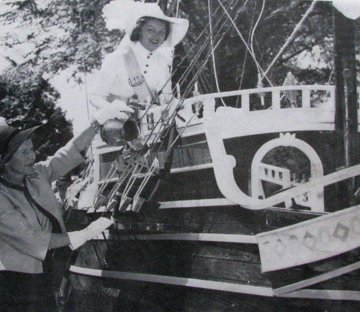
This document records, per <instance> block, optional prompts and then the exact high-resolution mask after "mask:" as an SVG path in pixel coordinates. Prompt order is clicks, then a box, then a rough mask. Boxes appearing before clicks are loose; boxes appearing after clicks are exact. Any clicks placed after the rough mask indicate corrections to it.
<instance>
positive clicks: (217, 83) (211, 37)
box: [208, 0, 227, 106]
mask: <svg viewBox="0 0 360 312" xmlns="http://www.w3.org/2000/svg"><path fill="white" fill-rule="evenodd" d="M208 12H209V32H210V49H211V58H212V63H213V67H214V77H215V84H216V90H217V92H220V87H219V81H218V76H217V70H216V61H215V51H214V49H213V48H212V47H213V45H214V42H213V29H212V22H211V20H212V19H211V0H208ZM221 103H222V104H223V106H227V105H226V104H225V102H224V100H223V98H221Z"/></svg>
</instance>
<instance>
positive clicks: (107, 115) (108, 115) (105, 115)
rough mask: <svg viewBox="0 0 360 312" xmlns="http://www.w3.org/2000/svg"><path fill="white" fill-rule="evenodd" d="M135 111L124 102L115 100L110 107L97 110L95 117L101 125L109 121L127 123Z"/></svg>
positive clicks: (106, 106) (105, 106)
mask: <svg viewBox="0 0 360 312" xmlns="http://www.w3.org/2000/svg"><path fill="white" fill-rule="evenodd" d="M133 112H134V110H133V109H132V108H131V107H129V106H127V105H126V104H125V103H124V102H123V101H120V100H114V101H113V102H112V103H111V104H109V105H104V106H103V107H102V108H100V109H99V110H97V111H96V112H95V113H94V114H93V116H94V118H95V119H96V120H97V122H98V123H99V124H100V125H104V123H105V122H106V121H108V120H109V119H115V118H116V119H119V120H123V121H126V120H127V119H128V118H129V117H130V116H131V113H133Z"/></svg>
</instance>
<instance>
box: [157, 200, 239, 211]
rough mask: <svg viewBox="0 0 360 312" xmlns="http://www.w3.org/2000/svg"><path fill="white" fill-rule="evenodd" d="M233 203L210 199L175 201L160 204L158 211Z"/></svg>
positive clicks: (232, 203)
mask: <svg viewBox="0 0 360 312" xmlns="http://www.w3.org/2000/svg"><path fill="white" fill-rule="evenodd" d="M233 205H236V204H235V203H234V202H232V201H230V200H228V199H227V198H210V199H194V200H177V201H169V202H160V209H169V208H193V207H197V208H198V207H214V206H233Z"/></svg>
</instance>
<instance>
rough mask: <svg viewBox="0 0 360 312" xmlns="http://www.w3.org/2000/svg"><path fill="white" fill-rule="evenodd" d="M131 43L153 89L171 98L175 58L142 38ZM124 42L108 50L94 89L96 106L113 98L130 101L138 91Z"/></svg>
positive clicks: (129, 42)
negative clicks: (132, 82) (146, 45)
mask: <svg viewBox="0 0 360 312" xmlns="http://www.w3.org/2000/svg"><path fill="white" fill-rule="evenodd" d="M127 44H128V45H129V46H130V47H132V49H133V51H134V53H135V55H136V58H137V62H138V64H139V68H140V70H141V74H142V75H143V76H144V78H145V80H146V82H147V84H148V86H149V88H150V90H151V91H152V92H153V93H154V94H157V92H160V91H161V94H162V95H163V96H164V97H165V98H166V99H167V100H169V99H170V98H171V95H172V92H171V68H172V67H171V62H170V58H167V57H165V56H164V55H163V54H162V53H160V52H159V50H154V51H152V52H150V51H149V50H147V49H145V48H144V47H143V46H142V45H141V43H140V42H131V41H130V40H129V41H128V42H127ZM123 46H124V45H120V46H119V48H118V49H117V50H115V51H114V52H113V53H110V54H108V55H107V56H106V57H105V59H104V61H103V64H102V67H101V69H100V73H99V75H98V77H97V80H96V85H95V88H94V90H93V92H91V94H92V96H91V98H90V101H91V103H92V104H93V105H94V106H95V107H102V106H103V105H104V104H105V103H106V102H104V100H106V101H107V102H112V100H114V99H115V98H118V99H121V100H123V101H126V100H127V99H128V98H130V97H131V96H132V95H133V94H134V93H135V92H134V89H133V87H132V86H131V85H130V84H129V76H128V73H127V70H126V66H125V62H124V58H123V53H124V50H125V49H124V48H125V47H124V48H123Z"/></svg>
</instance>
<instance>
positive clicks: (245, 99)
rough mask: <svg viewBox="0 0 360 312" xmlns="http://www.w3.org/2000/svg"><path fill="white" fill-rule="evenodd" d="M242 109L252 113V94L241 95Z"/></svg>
mask: <svg viewBox="0 0 360 312" xmlns="http://www.w3.org/2000/svg"><path fill="white" fill-rule="evenodd" d="M241 109H242V110H243V111H244V112H249V111H250V94H249V93H245V94H242V95H241Z"/></svg>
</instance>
